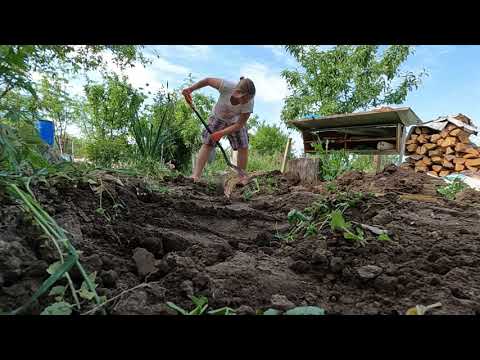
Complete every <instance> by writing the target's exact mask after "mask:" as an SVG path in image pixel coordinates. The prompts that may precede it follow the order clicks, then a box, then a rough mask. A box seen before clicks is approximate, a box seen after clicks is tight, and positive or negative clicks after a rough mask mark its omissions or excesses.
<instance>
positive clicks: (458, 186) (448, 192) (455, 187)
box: [437, 179, 467, 200]
mask: <svg viewBox="0 0 480 360" xmlns="http://www.w3.org/2000/svg"><path fill="white" fill-rule="evenodd" d="M466 187H467V185H466V184H465V183H464V182H463V181H461V180H460V179H455V180H453V181H452V182H451V183H450V184H448V185H445V186H441V187H439V188H437V192H438V193H439V194H440V195H442V196H443V197H444V198H446V199H448V200H454V199H455V196H457V194H458V193H459V192H461V191H463V190H465V189H466Z"/></svg>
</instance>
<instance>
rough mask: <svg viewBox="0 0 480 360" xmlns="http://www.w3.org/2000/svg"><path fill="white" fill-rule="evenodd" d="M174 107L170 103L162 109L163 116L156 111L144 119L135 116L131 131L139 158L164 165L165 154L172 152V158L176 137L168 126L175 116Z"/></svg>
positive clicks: (169, 155)
mask: <svg viewBox="0 0 480 360" xmlns="http://www.w3.org/2000/svg"><path fill="white" fill-rule="evenodd" d="M173 106H174V104H173V103H172V102H170V101H168V103H166V104H165V106H164V107H163V109H162V110H163V113H162V114H158V112H155V111H154V112H152V114H151V116H144V117H142V118H139V117H138V116H137V115H135V116H134V118H133V121H132V123H131V125H130V129H131V133H132V134H133V137H134V139H135V143H136V145H137V156H140V157H143V158H146V159H155V160H157V161H161V162H162V163H163V162H164V160H165V153H166V152H170V153H169V154H168V157H169V158H171V155H172V149H173V146H174V137H173V131H172V129H171V128H169V127H168V124H169V123H170V122H171V120H170V118H172V117H173V116H174V114H175V113H174V107H173ZM157 114H158V118H157V117H156V116H157Z"/></svg>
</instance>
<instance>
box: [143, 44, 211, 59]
mask: <svg viewBox="0 0 480 360" xmlns="http://www.w3.org/2000/svg"><path fill="white" fill-rule="evenodd" d="M146 50H147V52H149V53H151V54H153V55H159V56H164V57H177V58H188V59H192V58H193V59H196V60H198V59H202V60H205V59H207V58H208V57H209V56H210V55H211V51H212V49H211V46H208V45H156V46H148V47H146Z"/></svg>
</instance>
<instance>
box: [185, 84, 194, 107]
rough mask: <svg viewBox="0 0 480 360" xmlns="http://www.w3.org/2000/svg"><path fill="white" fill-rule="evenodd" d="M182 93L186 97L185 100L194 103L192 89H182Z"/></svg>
mask: <svg viewBox="0 0 480 360" xmlns="http://www.w3.org/2000/svg"><path fill="white" fill-rule="evenodd" d="M182 95H183V96H184V97H185V101H186V102H187V103H188V104H189V105H192V102H193V99H192V89H190V88H186V89H183V90H182Z"/></svg>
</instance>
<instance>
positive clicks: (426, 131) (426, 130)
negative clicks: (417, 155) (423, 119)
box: [422, 127, 430, 134]
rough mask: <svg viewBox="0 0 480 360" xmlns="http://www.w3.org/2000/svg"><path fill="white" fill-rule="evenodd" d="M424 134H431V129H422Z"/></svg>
mask: <svg viewBox="0 0 480 360" xmlns="http://www.w3.org/2000/svg"><path fill="white" fill-rule="evenodd" d="M422 134H430V129H429V128H427V127H423V128H422Z"/></svg>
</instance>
